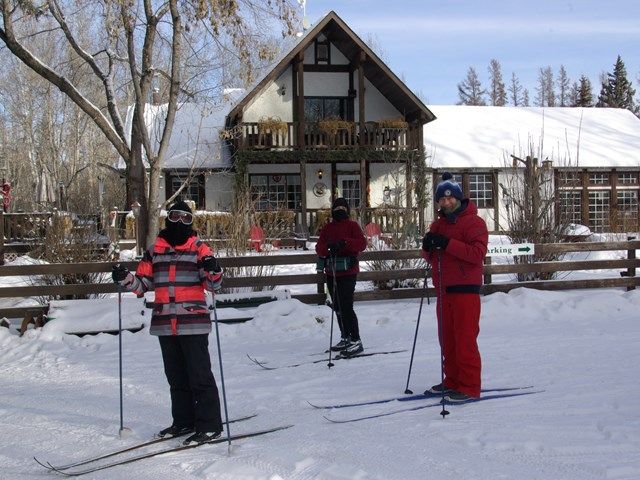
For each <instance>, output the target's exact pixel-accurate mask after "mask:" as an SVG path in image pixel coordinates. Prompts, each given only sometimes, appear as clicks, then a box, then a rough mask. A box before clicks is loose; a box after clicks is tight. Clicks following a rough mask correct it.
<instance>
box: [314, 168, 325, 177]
mask: <svg viewBox="0 0 640 480" xmlns="http://www.w3.org/2000/svg"><path fill="white" fill-rule="evenodd" d="M316 175H318V178H322V176H323V175H324V170H322V169H321V168H319V169H318V171H317V172H316Z"/></svg>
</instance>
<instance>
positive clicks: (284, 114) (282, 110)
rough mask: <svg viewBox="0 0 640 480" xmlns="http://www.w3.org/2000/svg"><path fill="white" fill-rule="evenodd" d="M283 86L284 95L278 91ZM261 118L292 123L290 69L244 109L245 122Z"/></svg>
mask: <svg viewBox="0 0 640 480" xmlns="http://www.w3.org/2000/svg"><path fill="white" fill-rule="evenodd" d="M283 85H284V87H285V94H284V95H281V94H280V92H279V90H280V88H281V87H282V86H283ZM261 117H280V119H281V120H283V121H285V122H292V121H293V81H292V76H291V67H288V68H287V69H286V70H285V71H284V72H283V73H282V75H280V76H279V77H278V78H277V79H276V80H274V81H273V82H271V83H270V84H269V85H267V87H266V88H265V89H264V90H263V91H262V92H260V93H259V94H258V95H256V96H255V97H254V98H253V100H252V101H251V102H249V105H247V107H246V108H245V109H244V112H243V115H242V118H243V121H245V122H257V121H258V120H260V118H261Z"/></svg>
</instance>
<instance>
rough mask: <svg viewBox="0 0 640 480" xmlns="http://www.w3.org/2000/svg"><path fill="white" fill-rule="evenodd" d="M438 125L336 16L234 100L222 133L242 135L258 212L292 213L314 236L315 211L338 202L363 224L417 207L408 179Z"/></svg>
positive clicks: (241, 162)
mask: <svg viewBox="0 0 640 480" xmlns="http://www.w3.org/2000/svg"><path fill="white" fill-rule="evenodd" d="M434 119H435V117H434V115H433V114H432V113H431V111H429V109H428V108H427V107H426V106H425V105H424V104H423V103H422V102H421V101H420V99H418V98H417V96H416V95H414V94H413V93H412V92H411V91H410V90H409V89H408V88H407V87H406V85H404V83H403V82H402V81H401V80H400V79H399V78H398V77H397V76H396V75H395V74H394V73H393V72H392V71H391V70H389V68H388V67H387V66H386V65H385V64H384V63H383V62H382V61H381V60H380V59H379V58H378V57H377V56H376V54H375V53H373V52H372V51H371V49H370V48H369V47H368V46H367V45H366V44H365V43H364V42H363V41H362V40H361V39H360V38H359V37H358V36H357V35H356V34H355V33H354V32H353V31H352V30H351V29H350V28H349V27H348V26H347V25H346V24H345V23H344V21H343V20H342V19H341V18H340V17H338V15H336V14H335V13H334V12H331V13H329V14H328V15H326V16H325V17H324V18H323V19H322V20H321V21H319V22H318V23H317V24H316V25H315V26H313V27H312V28H311V29H310V30H308V31H307V32H306V33H304V34H303V35H302V36H301V37H300V38H299V40H298V42H296V44H295V45H294V46H293V47H292V48H291V49H289V50H288V51H287V52H286V53H285V54H284V56H283V57H282V59H281V60H280V61H279V62H278V63H277V65H276V66H275V68H273V69H272V70H271V71H270V72H269V73H268V74H267V75H266V76H265V77H264V78H262V80H260V81H259V82H258V83H257V85H256V86H255V87H254V88H252V89H250V90H248V91H247V92H246V93H245V94H244V95H243V96H241V97H240V98H239V99H238V100H237V103H236V104H235V106H234V107H233V108H232V109H231V111H230V112H229V113H228V115H227V124H226V127H227V128H228V129H230V130H231V131H234V132H237V135H236V136H235V137H234V139H233V141H232V142H231V147H232V152H233V158H234V164H235V168H236V170H239V171H242V172H244V173H245V175H246V181H247V183H248V185H249V186H250V187H251V190H252V192H254V195H259V196H260V198H261V201H259V203H258V205H259V208H264V209H283V208H284V209H289V210H294V211H295V212H296V213H297V222H298V223H299V224H302V225H303V226H310V227H311V231H313V227H314V225H315V223H316V222H315V213H316V212H317V211H318V210H319V209H327V208H329V206H330V205H331V202H332V199H333V198H335V197H336V196H343V197H345V198H346V199H347V201H348V202H349V203H350V205H351V207H352V208H353V209H355V210H356V211H358V212H359V217H360V219H361V221H367V220H368V219H370V218H371V217H372V211H375V210H376V209H380V208H387V207H394V206H395V207H407V208H412V207H413V206H414V205H413V194H412V184H411V182H410V181H408V179H410V178H411V172H412V166H413V164H414V163H415V162H417V161H419V155H420V150H421V149H422V145H423V139H422V132H423V130H422V129H423V126H424V124H425V123H427V122H429V121H431V120H434ZM420 161H421V160H420ZM398 196H400V197H401V198H398Z"/></svg>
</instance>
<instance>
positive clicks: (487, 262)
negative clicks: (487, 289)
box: [484, 257, 491, 285]
mask: <svg viewBox="0 0 640 480" xmlns="http://www.w3.org/2000/svg"><path fill="white" fill-rule="evenodd" d="M484 264H485V265H491V257H484ZM484 284H485V285H489V284H491V274H490V273H485V274H484Z"/></svg>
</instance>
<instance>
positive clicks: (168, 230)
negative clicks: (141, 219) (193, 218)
mask: <svg viewBox="0 0 640 480" xmlns="http://www.w3.org/2000/svg"><path fill="white" fill-rule="evenodd" d="M164 226H165V228H164V230H163V231H162V232H160V236H161V237H162V238H164V239H165V240H166V241H167V243H168V244H169V245H171V246H172V247H177V246H178V245H183V244H184V243H185V242H186V241H187V240H188V239H189V237H190V236H191V235H193V228H191V225H185V224H184V223H182V222H170V221H169V219H165V221H164Z"/></svg>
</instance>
